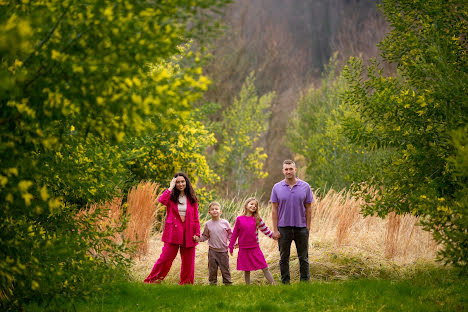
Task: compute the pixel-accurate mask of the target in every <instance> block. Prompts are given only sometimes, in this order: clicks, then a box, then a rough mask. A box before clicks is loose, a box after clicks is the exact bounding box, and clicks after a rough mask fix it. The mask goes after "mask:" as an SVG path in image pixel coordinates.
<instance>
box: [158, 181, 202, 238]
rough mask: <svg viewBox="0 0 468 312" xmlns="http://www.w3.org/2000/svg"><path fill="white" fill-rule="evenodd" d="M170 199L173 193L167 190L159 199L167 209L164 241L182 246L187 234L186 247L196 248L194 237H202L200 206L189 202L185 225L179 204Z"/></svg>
mask: <svg viewBox="0 0 468 312" xmlns="http://www.w3.org/2000/svg"><path fill="white" fill-rule="evenodd" d="M170 197H171V191H169V190H168V189H167V190H165V191H164V193H162V195H161V196H160V197H159V199H158V200H159V202H160V203H161V204H163V205H164V206H166V207H167V209H166V222H165V223H164V231H163V235H162V241H163V242H165V243H170V244H176V245H182V244H183V242H184V233H185V247H195V246H196V245H197V244H198V243H197V242H195V241H193V236H194V235H197V236H200V220H199V218H198V204H197V203H195V204H192V203H191V202H190V200H187V211H186V214H185V223H182V219H181V218H180V215H179V209H178V208H177V203H174V202H173V201H172V200H171V198H170ZM184 226H185V231H184Z"/></svg>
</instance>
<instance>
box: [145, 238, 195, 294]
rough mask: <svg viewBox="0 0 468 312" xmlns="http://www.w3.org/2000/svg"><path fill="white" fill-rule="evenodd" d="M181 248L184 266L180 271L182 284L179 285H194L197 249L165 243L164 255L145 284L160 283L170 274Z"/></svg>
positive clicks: (160, 257) (162, 254)
mask: <svg viewBox="0 0 468 312" xmlns="http://www.w3.org/2000/svg"><path fill="white" fill-rule="evenodd" d="M179 248H180V258H181V260H182V266H181V269H180V282H179V285H183V284H193V280H194V277H195V247H188V248H187V247H184V246H182V245H175V244H169V243H164V247H163V249H162V253H161V255H160V256H159V259H158V261H156V263H155V264H154V266H153V270H151V273H150V274H149V275H148V277H147V278H145V283H160V282H161V281H162V280H163V279H164V278H165V277H166V275H167V273H169V270H170V269H171V266H172V262H173V261H174V259H175V257H176V256H177V252H178V251H179Z"/></svg>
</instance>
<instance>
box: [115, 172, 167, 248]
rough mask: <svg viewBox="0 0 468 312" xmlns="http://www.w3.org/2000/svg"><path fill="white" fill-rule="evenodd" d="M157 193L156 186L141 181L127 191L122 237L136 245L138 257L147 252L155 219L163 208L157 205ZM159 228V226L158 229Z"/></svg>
mask: <svg viewBox="0 0 468 312" xmlns="http://www.w3.org/2000/svg"><path fill="white" fill-rule="evenodd" d="M158 191H159V185H158V184H156V183H153V182H143V181H142V182H140V184H138V185H137V186H136V187H133V188H131V189H130V190H129V191H128V198H127V215H128V217H129V220H128V226H127V229H126V230H125V232H124V236H125V237H126V238H127V239H129V240H130V241H132V242H136V243H137V250H138V254H139V255H144V254H146V253H147V252H148V241H149V238H150V235H151V231H152V229H153V226H154V224H153V223H154V221H155V217H156V215H157V214H158V212H159V211H160V210H161V209H162V208H163V207H164V206H162V205H160V204H159V203H158ZM161 226H162V225H159V228H158V229H160V227H161Z"/></svg>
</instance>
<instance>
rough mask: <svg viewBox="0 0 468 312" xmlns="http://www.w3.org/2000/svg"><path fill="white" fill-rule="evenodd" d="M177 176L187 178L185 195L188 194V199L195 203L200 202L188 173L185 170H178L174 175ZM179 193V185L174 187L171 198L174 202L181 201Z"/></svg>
mask: <svg viewBox="0 0 468 312" xmlns="http://www.w3.org/2000/svg"><path fill="white" fill-rule="evenodd" d="M177 177H184V179H185V190H184V192H185V196H187V198H188V200H190V203H192V205H193V204H195V203H196V202H198V199H197V195H195V191H194V190H193V187H192V183H190V179H189V178H188V177H187V175H186V174H185V173H183V172H177V173H176V174H175V175H174V178H177ZM179 195H180V191H179V190H178V189H177V187H174V188H173V189H172V192H171V200H172V201H173V202H174V203H179Z"/></svg>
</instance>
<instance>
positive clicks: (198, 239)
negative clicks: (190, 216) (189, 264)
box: [193, 235, 200, 243]
mask: <svg viewBox="0 0 468 312" xmlns="http://www.w3.org/2000/svg"><path fill="white" fill-rule="evenodd" d="M193 241H194V242H197V243H198V242H199V241H200V237H198V236H197V235H193Z"/></svg>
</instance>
